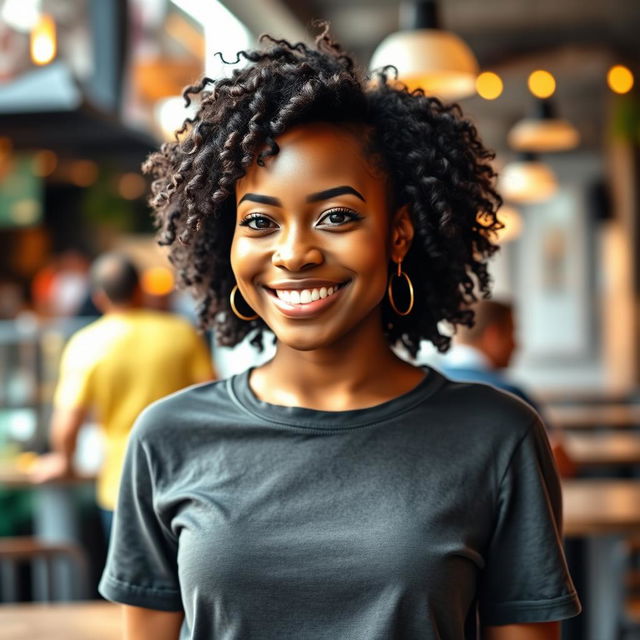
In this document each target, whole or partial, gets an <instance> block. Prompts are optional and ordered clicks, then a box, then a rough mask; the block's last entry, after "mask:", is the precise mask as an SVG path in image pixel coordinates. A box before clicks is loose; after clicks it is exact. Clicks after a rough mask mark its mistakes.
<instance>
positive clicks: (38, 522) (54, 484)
mask: <svg viewBox="0 0 640 640" xmlns="http://www.w3.org/2000/svg"><path fill="white" fill-rule="evenodd" d="M94 483H95V475H73V476H69V477H66V478H60V479H58V480H53V481H51V482H45V483H43V484H34V483H33V482H32V481H31V479H30V477H29V475H28V474H27V473H26V472H25V471H22V470H20V469H19V468H17V467H16V466H15V465H11V464H9V463H5V462H3V463H2V464H0V487H7V488H12V489H31V490H33V491H34V494H35V512H34V533H35V534H36V535H37V536H38V537H40V538H42V539H44V540H47V541H49V542H78V541H79V540H80V523H79V518H78V513H77V507H76V504H75V500H74V494H73V489H74V488H75V487H78V486H82V485H87V484H94Z"/></svg>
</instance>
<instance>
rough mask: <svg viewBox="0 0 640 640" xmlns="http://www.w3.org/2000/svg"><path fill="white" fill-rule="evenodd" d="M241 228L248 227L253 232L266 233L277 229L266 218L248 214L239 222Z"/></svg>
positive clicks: (260, 215)
mask: <svg viewBox="0 0 640 640" xmlns="http://www.w3.org/2000/svg"><path fill="white" fill-rule="evenodd" d="M240 226H241V227H249V229H253V230H254V231H266V230H268V229H277V228H278V225H277V224H276V223H275V222H274V221H273V220H272V219H271V218H267V216H263V215H262V214H260V213H250V214H249V215H248V216H246V217H245V218H243V219H242V221H241V222H240Z"/></svg>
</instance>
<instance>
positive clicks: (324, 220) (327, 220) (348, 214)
mask: <svg viewBox="0 0 640 640" xmlns="http://www.w3.org/2000/svg"><path fill="white" fill-rule="evenodd" d="M356 220H362V216H361V215H359V214H357V213H356V212H355V211H352V210H351V209H331V211H327V212H326V213H325V214H324V215H323V216H322V217H321V218H320V220H318V222H317V225H316V226H318V227H339V226H342V225H345V224H348V223H349V222H355V221H356Z"/></svg>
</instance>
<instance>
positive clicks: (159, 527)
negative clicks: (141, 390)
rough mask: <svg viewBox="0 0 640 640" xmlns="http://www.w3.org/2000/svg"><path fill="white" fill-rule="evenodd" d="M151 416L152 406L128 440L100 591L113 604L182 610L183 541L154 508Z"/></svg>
mask: <svg viewBox="0 0 640 640" xmlns="http://www.w3.org/2000/svg"><path fill="white" fill-rule="evenodd" d="M148 419H149V411H148V410H147V411H146V412H143V413H142V415H141V416H140V418H139V419H138V423H137V424H136V426H135V427H134V430H133V432H132V435H131V438H130V439H129V444H128V447H127V454H126V456H125V464H124V468H123V472H122V478H121V483H120V492H119V495H118V504H117V508H116V511H115V514H114V521H113V530H112V532H111V540H110V543H109V553H108V557H107V564H106V566H105V569H104V572H103V574H102V579H101V580H100V585H99V587H98V590H99V592H100V593H101V594H102V595H103V596H104V597H105V598H107V600H112V601H114V602H120V603H123V604H129V605H133V606H137V607H145V608H147V609H158V610H162V611H180V610H181V609H182V600H181V597H180V588H179V583H178V575H177V550H178V543H177V539H176V537H175V536H174V534H173V532H172V531H171V530H170V529H169V527H168V526H167V525H166V524H165V523H163V522H162V521H161V520H160V518H159V517H158V515H157V513H156V511H155V509H154V498H155V497H156V496H155V495H154V491H155V489H154V486H155V482H154V477H153V473H152V465H151V460H150V455H149V448H148V447H147V446H145V444H144V442H143V438H142V437H141V436H140V433H141V432H142V431H143V428H144V427H145V424H144V423H145V421H146V420H148Z"/></svg>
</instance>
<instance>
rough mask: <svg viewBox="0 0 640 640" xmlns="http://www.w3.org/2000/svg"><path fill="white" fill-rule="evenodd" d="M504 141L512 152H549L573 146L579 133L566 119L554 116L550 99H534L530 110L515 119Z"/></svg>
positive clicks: (575, 144) (565, 149)
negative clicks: (532, 109) (533, 104)
mask: <svg viewBox="0 0 640 640" xmlns="http://www.w3.org/2000/svg"><path fill="white" fill-rule="evenodd" d="M507 141H508V143H509V146H510V147H511V148H512V149H515V150H516V151H534V152H538V153H543V152H547V153H550V152H554V151H567V150H569V149H573V148H574V147H577V146H578V144H579V143H580V134H579V133H578V131H577V129H576V128H575V127H574V126H573V125H572V124H571V123H570V122H569V121H568V120H563V119H561V118H558V117H557V114H556V109H555V105H554V103H553V102H552V101H551V100H550V99H546V100H541V99H536V102H535V106H534V111H533V113H532V114H531V115H530V116H529V117H527V118H523V119H522V120H520V121H519V122H516V124H515V125H514V126H513V127H512V128H511V130H510V131H509V134H508V136H507Z"/></svg>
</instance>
